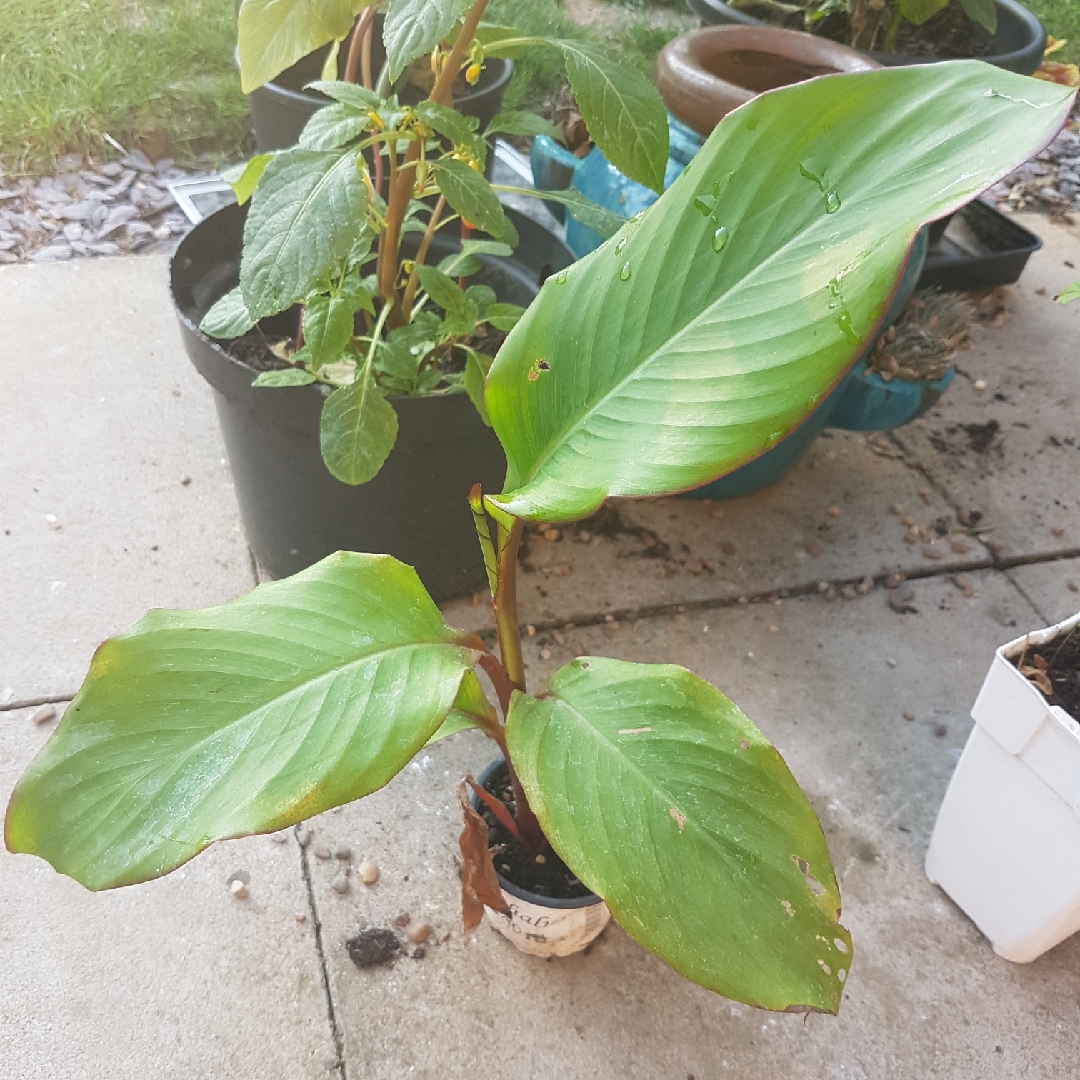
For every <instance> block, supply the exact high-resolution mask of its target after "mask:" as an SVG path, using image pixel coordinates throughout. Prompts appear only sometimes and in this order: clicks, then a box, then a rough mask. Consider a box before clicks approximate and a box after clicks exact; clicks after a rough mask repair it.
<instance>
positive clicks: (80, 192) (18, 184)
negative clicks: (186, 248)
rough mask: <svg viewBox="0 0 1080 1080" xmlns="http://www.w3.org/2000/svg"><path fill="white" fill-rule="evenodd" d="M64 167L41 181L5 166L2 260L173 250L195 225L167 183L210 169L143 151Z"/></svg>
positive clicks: (75, 160) (0, 209) (0, 193)
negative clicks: (193, 167)
mask: <svg viewBox="0 0 1080 1080" xmlns="http://www.w3.org/2000/svg"><path fill="white" fill-rule="evenodd" d="M58 164H59V166H60V172H59V173H57V175H55V176H43V177H40V178H33V177H12V176H5V175H4V174H3V172H2V170H0V263H17V262H61V261H65V260H68V259H72V258H90V257H93V256H103V255H120V254H130V253H132V252H140V253H142V252H149V251H166V250H169V249H171V248H172V246H173V245H174V243H175V242H176V241H177V240H178V239H180V238H181V237H183V236H184V235H186V233H187V232H188V230H189V229H190V228H191V223H190V222H189V221H188V220H187V218H186V217H185V216H184V214H183V212H182V211H181V210H180V208H179V207H178V206H177V205H176V202H175V200H174V199H173V197H172V195H170V194H169V191H168V189H167V187H166V186H165V185H166V184H167V183H168V181H170V180H178V179H181V178H183V177H188V176H198V175H202V174H205V173H206V172H207V171H209V168H210V166H209V163H207V166H206V168H203V169H198V170H191V169H182V168H180V167H179V166H177V165H175V164H174V163H173V162H172V161H171V160H169V159H167V158H166V159H163V160H161V161H158V162H152V161H150V159H149V158H147V157H146V155H145V154H143V153H142V152H141V151H139V150H133V151H132V152H131V153H130V154H128V155H127V156H126V157H124V158H122V159H121V160H120V161H108V162H105V163H103V164H100V165H95V164H93V163H92V162H90V163H88V162H86V161H85V160H84V158H83V157H82V155H81V154H68V155H66V156H65V157H63V158H61V159H60V161H59V162H58Z"/></svg>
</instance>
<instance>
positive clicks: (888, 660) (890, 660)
mask: <svg viewBox="0 0 1080 1080" xmlns="http://www.w3.org/2000/svg"><path fill="white" fill-rule="evenodd" d="M885 663H886V664H888V665H889V667H896V661H895V660H894V659H893V658H892V657H891V656H886V657H885Z"/></svg>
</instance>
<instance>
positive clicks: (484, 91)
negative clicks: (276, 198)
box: [249, 16, 514, 154]
mask: <svg viewBox="0 0 1080 1080" xmlns="http://www.w3.org/2000/svg"><path fill="white" fill-rule="evenodd" d="M382 28H383V19H382V16H379V17H377V18H376V20H375V26H374V29H373V35H372V40H371V46H372V47H371V63H372V69H373V72H374V75H375V77H376V78H377V77H378V74H379V71H380V69H381V68H382V66H383V62H384V61H385V59H386V52H385V50H384V48H383V39H382ZM351 40H352V39H351V36H350V37H349V38H346V39H345V40H344V41H343V42H342V43H341V48H340V49H339V50H338V77H339V78H340V77H341V76H342V75H343V74H344V72H345V62H346V59H347V57H348V54H349V43H350V41H351ZM330 48H331V47H330V45H324V46H323V47H322V48H321V49H316V50H315V52H313V53H309V54H308V55H307V56H305V57H304V58H303V59H302V60H298V61H297V62H296V63H295V64H293V66H292V67H291V68H288V69H287V70H285V71H283V72H282V73H281V74H280V75H278V77H277V78H276V79H273V80H271V81H270V82H268V83H265V84H264V85H262V86H260V87H258V88H257V89H255V90H254V91H252V93H251V94H250V96H249V100H250V102H251V120H252V124H253V126H254V128H255V147H256V149H257V150H258V152H259V153H260V154H265V153H268V152H269V151H271V150H284V149H286V148H287V147H290V146H295V145H296V143H297V141H298V140H299V138H300V132H301V131H303V130H304V125H305V124H306V123H307V122H308V121H309V120H310V119H311V118H312V116H314V115H315V113H316V112H318V110H319V109H321V108H322V107H323V106H324V105H328V104H329V103H330V99H329V98H327V97H325V96H324V95H322V94H318V93H316V92H315V91H313V90H305V89H304V87H305V86H307V85H308V84H309V83H312V82H316V81H317V80H318V79H321V78H322V70H323V65H324V64H325V62H326V58H327V57H328V56H329V54H330ZM513 71H514V65H513V62H512V61H510V60H494V59H492V60H487V61H486V62H485V64H484V70H483V71H482V72H481V74H480V79H479V81H478V82H477V84H476V85H475V86H471V87H469V88H468V89H467V90H466V91H465V92H464V93H461V94H455V95H454V108H455V109H456V110H457V111H458V112H460V113H463V114H464V115H465V116H475V117H476V118H477V119H478V120H479V121H480V124H479V129H480V131H483V130H484V128H486V127H487V125H488V124H489V123H490V122H491V121H492V120H494V119H495V117H496V116H498V114H499V111H500V109H501V108H502V99H503V93H504V92H505V90H506V85H507V83H509V82H510V76H511V75H512V74H513ZM398 92H399V93H400V95H401V99H402V101H404V102H405V103H406V104H416V103H417V102H419V101H420V100H421V99H422V98H424V97H426V94H425V93H423V92H422V91H421V90H419V89H418V88H417V87H414V86H411V85H409V84H407V83H406V84H405V85H402V86H400V87H399V88H398Z"/></svg>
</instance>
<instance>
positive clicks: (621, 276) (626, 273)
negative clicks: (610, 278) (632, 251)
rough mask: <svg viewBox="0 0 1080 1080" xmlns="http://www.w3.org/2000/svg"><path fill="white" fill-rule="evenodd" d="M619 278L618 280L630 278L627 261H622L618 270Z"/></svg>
mask: <svg viewBox="0 0 1080 1080" xmlns="http://www.w3.org/2000/svg"><path fill="white" fill-rule="evenodd" d="M619 280H620V281H629V280H630V264H629V263H623V268H622V269H621V270H620V271H619Z"/></svg>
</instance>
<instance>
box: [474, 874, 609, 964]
mask: <svg viewBox="0 0 1080 1080" xmlns="http://www.w3.org/2000/svg"><path fill="white" fill-rule="evenodd" d="M511 888H513V887H511ZM502 894H503V896H504V897H505V898H506V903H507V904H508V905H509V907H510V914H509V915H500V914H499V913H498V912H497V911H492V910H491V908H486V909H485V913H486V915H487V919H488V922H489V923H490V924H491V925H492V926H493V927H495V929H496V930H498V931H499V933H500V934H502V936H503V937H504V938H506V939H507V941H512V942H513V943H514V945H516V946H517V948H519V949H520V950H521V951H522V952H524V953H529V954H530V955H531V956H570V955H571V954H572V953H576V952H581V950H582V949H584V948H585V946H586V945H588V944H589V943H590V942H591V941H593V940H594V939H595V938H597V937H599V936H600V932H601V931H602V930H603V929H604V927H605V926H607V924H608V922H610V920H611V912H610V911H608V906H607V904H605V903H604V901H603V900H601V899H600V898H599V897H597V896H584V897H582V898H581V899H580V900H548V899H547V898H546V897H542V896H537V895H536V894H535V893H525V890H524V889H516V888H514V889H513V891H512V892H511V891H510V889H509V888H507V887H506V886H505V884H504V886H503V890H502ZM522 894H525V895H524V896H523V895H522ZM525 896H528V897H530V898H531V899H526V898H525ZM555 905H558V906H555ZM571 905H573V906H571Z"/></svg>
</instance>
